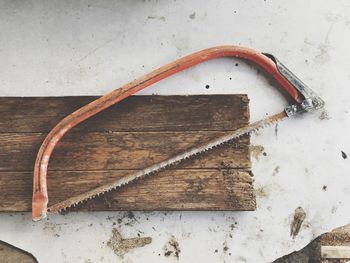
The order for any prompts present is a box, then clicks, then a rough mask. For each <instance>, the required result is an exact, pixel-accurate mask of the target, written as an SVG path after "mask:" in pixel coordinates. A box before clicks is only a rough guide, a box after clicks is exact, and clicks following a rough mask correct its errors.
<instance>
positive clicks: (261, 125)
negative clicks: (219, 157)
mask: <svg viewBox="0 0 350 263" xmlns="http://www.w3.org/2000/svg"><path fill="white" fill-rule="evenodd" d="M285 118H287V117H286V116H285V115H282V113H280V114H276V115H274V116H271V117H269V118H267V119H265V120H262V121H259V122H256V123H253V124H251V126H250V127H251V128H250V129H249V126H248V127H247V128H246V129H245V130H244V128H242V130H241V131H240V132H241V134H238V135H236V136H235V135H234V134H232V135H231V136H232V138H227V137H224V138H222V140H223V141H221V142H220V141H219V140H220V139H219V140H217V141H218V142H217V144H215V145H213V143H214V142H212V143H209V144H210V146H208V147H205V146H200V147H199V148H201V149H195V148H193V149H192V150H190V152H189V154H187V155H185V154H183V155H185V156H184V157H183V158H182V159H181V160H174V161H173V160H171V159H169V160H168V163H165V164H163V163H162V164H160V167H158V168H157V167H156V166H153V167H152V169H151V171H150V172H148V173H145V172H143V173H142V171H140V172H141V174H137V175H134V178H129V179H126V181H122V182H119V183H118V181H116V182H115V185H114V186H112V187H111V186H102V187H101V189H103V188H104V187H105V189H103V191H100V192H98V193H91V192H93V191H98V190H97V189H95V190H92V191H91V192H86V193H85V195H86V196H85V197H83V198H82V199H81V200H78V201H73V202H71V201H70V199H67V200H66V201H63V202H62V203H59V204H57V207H58V208H57V209H56V210H57V211H58V212H64V211H65V210H66V209H68V208H70V207H75V206H76V205H78V204H80V203H83V202H85V201H87V200H92V199H94V198H95V197H98V196H100V195H103V194H105V193H108V192H110V191H112V190H115V189H116V188H118V187H122V186H124V185H127V184H129V183H131V182H133V181H135V180H137V179H140V178H144V177H146V176H148V175H153V174H155V173H158V172H159V171H162V170H165V169H167V168H169V167H172V166H175V165H176V164H178V163H180V162H182V161H184V160H188V159H190V158H192V157H195V156H198V155H199V154H202V153H204V152H207V151H209V150H212V149H215V148H218V147H221V146H222V145H225V144H227V143H230V142H233V141H234V140H235V139H238V138H241V137H242V136H244V135H245V134H248V135H251V134H252V133H257V132H258V131H259V130H260V129H261V128H265V127H268V126H270V125H272V124H275V123H277V122H278V121H281V120H283V119H285ZM253 127H254V128H253ZM238 130H239V129H238ZM215 143H216V142H215ZM174 159H176V157H175V158H174ZM148 169H150V168H148ZM143 171H145V170H143ZM72 199H73V198H72ZM69 202H71V203H70V204H69ZM67 203H68V204H67Z"/></svg>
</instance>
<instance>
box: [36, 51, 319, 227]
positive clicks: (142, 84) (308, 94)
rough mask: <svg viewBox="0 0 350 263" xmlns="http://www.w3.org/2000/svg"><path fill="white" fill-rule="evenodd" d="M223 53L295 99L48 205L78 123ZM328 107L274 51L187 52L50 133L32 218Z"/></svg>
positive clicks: (40, 162)
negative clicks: (53, 173)
mask: <svg viewBox="0 0 350 263" xmlns="http://www.w3.org/2000/svg"><path fill="white" fill-rule="evenodd" d="M219 57H237V58H241V59H245V60H248V61H251V62H254V63H255V64H256V65H258V66H260V67H261V68H262V69H264V70H265V71H266V72H267V73H268V74H270V75H271V76H272V77H273V78H274V79H275V80H276V81H277V83H278V84H279V85H280V86H281V87H282V88H283V89H284V90H285V91H286V92H287V93H288V94H289V95H290V96H291V99H292V101H293V103H292V104H290V105H288V106H287V107H285V108H284V109H283V111H282V112H280V113H277V114H274V115H272V116H270V117H267V118H265V119H263V120H260V121H257V122H254V123H252V124H250V125H248V126H245V127H243V128H239V129H237V130H235V131H232V132H229V133H227V134H225V135H223V136H221V137H219V138H216V139H214V140H212V141H210V142H206V143H204V144H202V145H200V146H196V147H193V148H191V149H189V150H188V151H186V152H183V153H180V154H177V155H176V156H173V157H171V158H169V159H167V160H165V161H162V162H160V163H157V164H154V165H152V166H150V167H147V168H145V169H142V170H140V171H137V172H135V173H133V174H131V175H128V176H125V177H123V178H120V179H116V180H115V181H114V182H112V183H109V184H106V185H102V186H99V187H97V188H95V189H92V190H90V191H88V192H85V193H83V194H80V195H78V196H74V197H70V198H68V199H67V200H64V201H62V202H59V203H57V204H54V205H51V206H49V207H48V206H47V205H48V193H47V168H48V164H49V160H50V156H51V154H52V152H53V150H54V148H55V145H56V144H57V143H58V141H59V140H60V139H61V138H62V137H63V136H64V134H65V133H67V132H68V131H69V130H70V129H71V128H73V127H74V126H76V125H77V124H79V123H81V122H82V121H84V120H86V119H88V118H90V117H91V116H93V115H95V114H97V113H99V112H101V111H102V110H104V109H106V108H108V107H110V106H112V105H113V104H116V103H117V102H119V101H121V100H123V99H125V98H127V97H129V96H130V95H132V94H134V93H136V92H138V91H140V90H142V89H144V88H146V87H148V86H150V85H152V84H154V83H156V82H158V81H160V80H162V79H164V78H166V77H168V76H170V75H173V74H175V73H177V72H179V71H182V70H184V69H187V68H189V67H191V66H194V65H197V64H199V63H202V62H205V61H207V60H210V59H214V58H219ZM323 106H324V101H323V100H322V99H321V98H320V97H318V96H317V95H316V94H315V93H314V92H313V91H312V90H311V89H310V88H308V87H307V86H306V85H305V84H304V83H303V82H302V81H301V80H300V79H298V78H297V77H296V76H295V75H294V74H293V73H292V72H291V71H290V70H288V68H287V67H285V66H284V65H283V64H282V63H281V62H280V61H279V60H277V59H276V58H275V57H274V56H273V55H271V54H268V53H260V52H258V51H255V50H253V49H250V48H245V47H240V46H233V45H231V46H218V47H212V48H208V49H205V50H202V51H199V52H196V53H193V54H191V55H188V56H185V57H183V58H180V59H178V60H175V61H173V62H171V63H169V64H167V65H165V66H162V67H160V68H158V69H156V70H154V71H152V72H150V73H148V74H146V75H144V76H142V77H140V78H138V79H135V80H134V81H132V82H130V83H128V84H126V85H124V86H122V87H120V88H119V89H116V90H113V91H112V92H110V93H108V94H106V95H104V96H102V97H100V98H98V99H96V100H94V101H92V102H91V103H89V104H87V105H85V106H83V107H81V108H80V109H78V110H76V111H75V112H73V113H72V114H70V115H68V116H67V117H65V118H64V119H63V120H62V121H60V122H59V123H58V124H57V125H56V126H55V127H54V128H53V129H52V130H51V131H50V133H49V134H48V135H47V137H46V138H45V140H44V142H43V143H42V145H41V147H40V149H39V152H38V154H37V158H36V161H35V166H34V178H33V199H32V218H33V220H34V221H38V220H40V219H42V218H45V217H46V216H47V212H52V213H57V212H61V211H63V210H65V209H67V208H69V207H72V206H75V205H77V204H79V203H81V202H84V201H86V200H88V199H92V198H94V197H96V196H99V195H101V194H104V193H106V192H109V191H111V190H113V189H116V188H118V187H121V186H123V185H125V184H128V183H130V182H132V181H135V180H136V179H139V178H141V177H145V176H147V175H151V174H154V173H156V172H159V171H160V170H162V169H165V168H167V167H169V166H173V165H176V164H178V163H179V162H181V161H183V160H185V159H188V158H190V157H193V156H196V155H198V154H200V153H203V152H205V151H208V150H210V149H212V148H214V147H218V146H220V145H222V144H224V143H227V142H230V141H232V140H233V139H236V138H238V137H240V136H242V135H244V134H248V133H251V132H253V131H256V130H258V129H260V128H263V127H265V126H267V125H270V124H273V123H276V122H278V121H281V120H284V119H286V118H288V117H291V116H293V115H296V114H300V113H304V112H309V111H312V110H316V109H320V108H322V107H323Z"/></svg>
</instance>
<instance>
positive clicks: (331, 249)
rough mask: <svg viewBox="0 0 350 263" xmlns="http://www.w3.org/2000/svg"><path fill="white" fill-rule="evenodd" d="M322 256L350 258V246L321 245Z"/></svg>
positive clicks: (326, 257)
mask: <svg viewBox="0 0 350 263" xmlns="http://www.w3.org/2000/svg"><path fill="white" fill-rule="evenodd" d="M321 257H322V258H324V259H330V258H337V259H350V246H321Z"/></svg>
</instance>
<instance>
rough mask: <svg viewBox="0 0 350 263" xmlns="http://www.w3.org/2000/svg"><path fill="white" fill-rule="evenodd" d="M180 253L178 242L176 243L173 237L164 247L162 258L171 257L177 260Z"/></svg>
mask: <svg viewBox="0 0 350 263" xmlns="http://www.w3.org/2000/svg"><path fill="white" fill-rule="evenodd" d="M180 252H181V249H180V245H179V242H177V240H176V238H175V237H174V236H171V238H170V240H169V241H168V242H167V243H166V244H165V246H164V256H166V257H170V256H172V257H175V258H177V259H179V256H180Z"/></svg>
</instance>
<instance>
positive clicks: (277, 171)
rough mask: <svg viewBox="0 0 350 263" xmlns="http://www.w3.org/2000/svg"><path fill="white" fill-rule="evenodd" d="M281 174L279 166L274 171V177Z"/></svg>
mask: <svg viewBox="0 0 350 263" xmlns="http://www.w3.org/2000/svg"><path fill="white" fill-rule="evenodd" d="M279 172H280V167H279V166H278V165H277V166H276V167H275V169H273V172H272V176H276V175H277V174H278V173H279Z"/></svg>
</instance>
